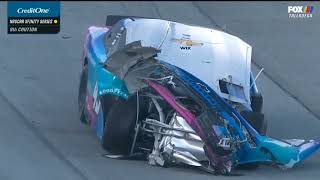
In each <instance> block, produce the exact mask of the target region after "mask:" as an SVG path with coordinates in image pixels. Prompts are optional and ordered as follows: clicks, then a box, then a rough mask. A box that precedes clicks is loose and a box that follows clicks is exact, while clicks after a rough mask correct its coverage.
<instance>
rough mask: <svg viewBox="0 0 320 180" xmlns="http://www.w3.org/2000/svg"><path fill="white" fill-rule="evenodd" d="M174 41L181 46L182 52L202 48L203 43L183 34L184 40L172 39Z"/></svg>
mask: <svg viewBox="0 0 320 180" xmlns="http://www.w3.org/2000/svg"><path fill="white" fill-rule="evenodd" d="M172 41H174V42H177V43H179V44H180V49H181V50H191V47H192V46H202V45H203V43H202V42H198V41H194V40H191V39H190V35H188V34H182V38H180V39H178V38H172Z"/></svg>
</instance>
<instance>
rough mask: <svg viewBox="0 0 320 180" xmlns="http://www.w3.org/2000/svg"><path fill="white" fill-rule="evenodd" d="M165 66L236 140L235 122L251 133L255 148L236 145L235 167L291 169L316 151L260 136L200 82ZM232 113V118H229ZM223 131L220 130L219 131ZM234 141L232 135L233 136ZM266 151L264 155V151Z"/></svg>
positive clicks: (312, 144)
mask: <svg viewBox="0 0 320 180" xmlns="http://www.w3.org/2000/svg"><path fill="white" fill-rule="evenodd" d="M162 63H163V64H164V65H165V66H167V67H168V68H170V69H171V70H172V71H173V72H175V73H176V74H177V75H178V76H179V77H180V78H181V79H182V80H183V81H184V82H186V83H187V84H188V85H189V86H190V88H192V89H193V90H195V91H196V92H197V93H198V94H199V95H200V96H201V97H202V98H203V100H204V101H205V102H207V105H208V107H212V108H213V109H215V110H216V111H218V112H219V114H220V116H221V117H223V118H225V119H226V120H227V121H228V122H229V123H230V125H231V126H232V127H234V129H235V130H236V132H237V133H236V134H237V135H238V136H239V138H240V140H241V141H243V140H245V134H244V132H243V130H242V129H241V128H240V127H239V126H238V125H237V124H236V123H235V119H238V120H239V121H240V122H241V124H242V125H243V126H244V127H245V129H246V130H247V131H248V132H249V133H250V134H251V136H252V138H253V140H254V142H255V144H256V147H252V146H251V145H250V144H249V143H248V142H244V143H242V144H241V145H240V148H239V149H238V151H237V153H236V156H235V158H236V159H237V160H238V164H245V163H251V162H274V163H278V164H281V165H283V166H285V167H292V166H293V165H294V164H296V163H298V162H300V161H302V160H303V159H305V158H307V157H308V156H310V155H311V154H313V153H314V152H315V151H317V150H318V149H319V148H320V142H319V141H314V142H308V143H306V144H305V145H300V146H294V145H291V144H289V143H287V142H284V141H280V140H276V139H273V138H270V137H267V136H262V135H260V134H259V133H258V132H257V131H256V130H255V129H254V128H253V127H252V126H251V125H250V124H249V123H248V122H247V121H246V120H245V119H244V118H243V117H242V116H241V115H240V114H239V113H238V112H237V111H236V110H235V109H234V108H233V107H231V106H230V105H229V103H227V102H226V101H225V100H224V99H223V98H221V97H220V96H219V95H218V94H217V93H216V92H215V91H214V90H213V89H211V88H210V87H209V86H208V85H206V84H205V83H204V82H202V81H201V80H200V79H198V78H196V77H194V76H193V75H191V74H190V73H188V72H186V71H184V70H183V69H180V68H178V67H175V66H173V65H171V64H168V63H165V62H162ZM197 83H201V84H202V85H205V86H207V89H208V90H209V91H210V92H209V93H207V92H205V91H204V90H202V89H201V88H200V87H199V86H198V85H197ZM232 114H233V115H234V116H232ZM221 131H223V129H221ZM233 138H235V135H233ZM265 150H266V151H267V152H266V151H265Z"/></svg>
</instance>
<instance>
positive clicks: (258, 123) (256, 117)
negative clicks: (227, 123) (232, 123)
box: [238, 111, 267, 170]
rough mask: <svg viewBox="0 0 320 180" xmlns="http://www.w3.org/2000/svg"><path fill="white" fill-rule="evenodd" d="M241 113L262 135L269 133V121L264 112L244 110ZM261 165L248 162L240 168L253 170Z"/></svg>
mask: <svg viewBox="0 0 320 180" xmlns="http://www.w3.org/2000/svg"><path fill="white" fill-rule="evenodd" d="M241 115H242V116H243V117H244V118H245V119H246V120H247V121H248V122H249V123H250V125H251V126H252V127H253V128H254V129H255V130H257V131H258V132H259V133H260V134H261V135H266V133H267V121H266V120H265V119H264V114H263V113H260V112H250V111H243V112H241ZM258 167H259V163H248V164H242V165H239V167H238V168H239V169H244V170H253V169H257V168H258Z"/></svg>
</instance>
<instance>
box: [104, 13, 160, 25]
mask: <svg viewBox="0 0 320 180" xmlns="http://www.w3.org/2000/svg"><path fill="white" fill-rule="evenodd" d="M127 18H130V19H132V20H133V21H134V18H145V19H155V18H151V17H142V16H122V15H108V16H107V18H106V26H113V25H115V24H116V23H117V22H118V21H120V20H121V19H127Z"/></svg>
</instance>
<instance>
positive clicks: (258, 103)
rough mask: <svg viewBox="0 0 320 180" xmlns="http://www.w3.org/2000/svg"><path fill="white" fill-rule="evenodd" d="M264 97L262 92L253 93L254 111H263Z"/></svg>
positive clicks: (252, 105)
mask: <svg viewBox="0 0 320 180" xmlns="http://www.w3.org/2000/svg"><path fill="white" fill-rule="evenodd" d="M262 107H263V97H262V94H261V93H257V94H254V95H251V108H252V111H253V112H262Z"/></svg>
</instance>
